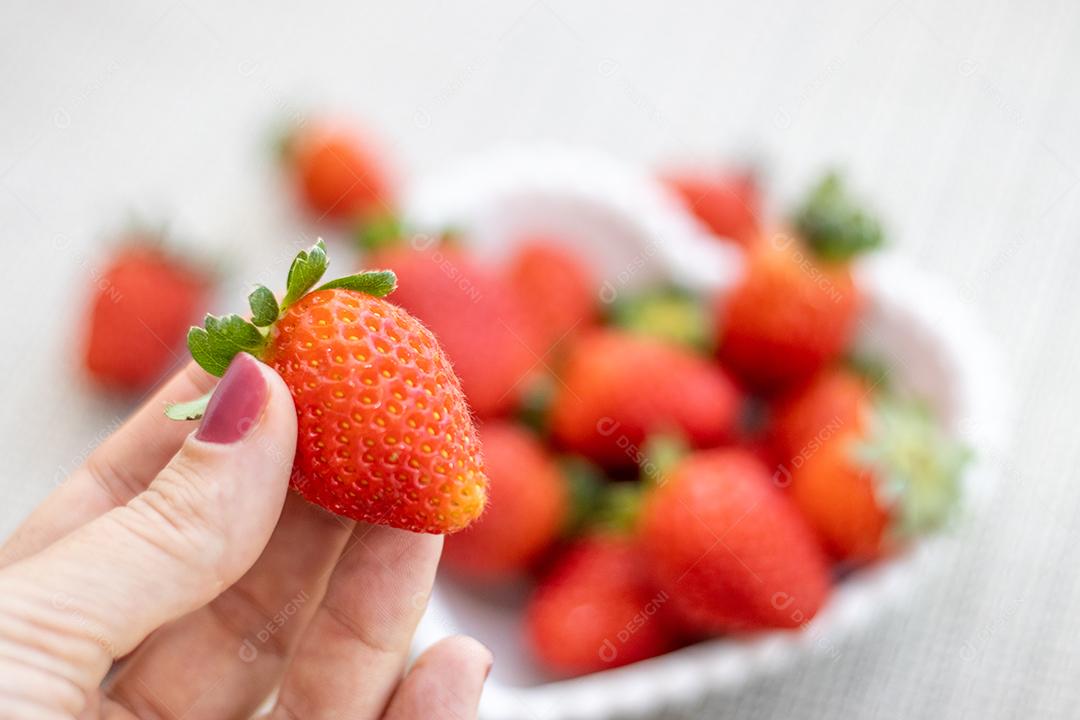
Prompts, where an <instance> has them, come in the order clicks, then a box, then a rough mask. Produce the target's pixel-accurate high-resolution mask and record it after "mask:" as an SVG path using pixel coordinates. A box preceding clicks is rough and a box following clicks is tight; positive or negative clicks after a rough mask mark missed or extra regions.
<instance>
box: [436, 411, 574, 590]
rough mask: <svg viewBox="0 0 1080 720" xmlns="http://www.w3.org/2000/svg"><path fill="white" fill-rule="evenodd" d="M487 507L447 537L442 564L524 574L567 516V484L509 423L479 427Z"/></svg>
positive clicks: (475, 571)
mask: <svg viewBox="0 0 1080 720" xmlns="http://www.w3.org/2000/svg"><path fill="white" fill-rule="evenodd" d="M480 446H481V448H482V451H483V455H484V467H485V470H486V473H487V476H488V498H489V500H488V507H487V510H485V511H484V514H483V515H482V516H481V517H480V519H479V520H477V521H476V522H474V523H473V524H472V525H471V526H470V527H469V528H468V529H467V530H465V531H464V532H460V533H458V534H456V535H453V536H450V537H448V538H447V539H446V544H445V546H444V549H443V562H444V563H445V564H446V565H447V566H448V567H449V568H451V569H452V570H454V571H456V572H458V573H459V574H463V575H468V576H471V577H475V578H482V579H497V578H500V577H505V576H509V575H514V574H517V573H520V572H522V571H525V570H527V569H528V568H529V567H530V565H531V564H532V563H533V562H534V561H535V560H536V559H537V558H538V557H539V556H540V554H541V553H543V552H544V551H545V550H546V549H547V548H548V547H550V546H551V544H552V543H553V542H554V541H555V540H556V538H557V537H558V536H559V533H560V531H561V530H562V528H563V526H564V525H565V523H566V521H567V518H568V516H569V513H570V508H569V503H570V498H569V490H568V487H567V482H566V480H565V479H564V478H563V476H562V474H561V473H560V471H559V467H558V465H557V464H556V463H555V460H554V458H552V457H551V456H550V455H549V454H548V452H547V450H546V449H545V448H544V446H543V445H542V444H541V443H540V442H539V441H538V440H537V439H536V437H535V436H534V435H532V434H531V433H530V432H529V431H527V430H525V429H524V428H521V427H519V426H517V425H513V424H511V423H508V422H500V421H495V422H490V423H487V424H485V425H483V426H481V428H480Z"/></svg>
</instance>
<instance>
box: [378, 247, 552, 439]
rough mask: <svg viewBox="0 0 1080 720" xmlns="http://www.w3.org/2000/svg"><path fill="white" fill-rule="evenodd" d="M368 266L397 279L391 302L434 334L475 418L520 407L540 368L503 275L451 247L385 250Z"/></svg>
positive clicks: (525, 324) (514, 294) (515, 298)
mask: <svg viewBox="0 0 1080 720" xmlns="http://www.w3.org/2000/svg"><path fill="white" fill-rule="evenodd" d="M366 265H367V266H368V267H370V268H378V269H388V270H393V271H394V272H395V273H396V274H397V277H398V290H397V292H395V293H394V296H393V297H392V298H391V299H392V301H393V302H394V303H396V304H397V305H400V306H401V307H403V308H405V309H406V310H408V311H409V312H410V313H412V314H413V315H415V316H416V317H418V318H419V319H420V321H421V322H423V323H424V324H425V325H427V327H428V328H430V329H431V331H432V332H433V333H435V336H436V337H437V338H438V339H439V344H440V345H442V347H443V349H444V350H445V351H446V354H447V355H449V356H450V360H451V362H453V364H454V371H455V372H456V373H457V375H458V377H459V378H460V379H461V385H462V387H463V388H464V390H465V395H466V397H467V398H468V400H469V405H470V406H471V407H472V409H473V411H474V412H476V414H477V415H479V416H480V417H485V418H486V417H492V416H496V415H501V414H505V413H507V412H510V411H512V410H514V409H516V408H517V407H518V405H519V404H520V400H521V397H522V396H523V394H524V393H525V391H526V389H527V388H528V387H529V381H530V379H531V378H532V377H533V376H534V375H535V374H536V373H537V369H538V368H540V367H542V366H541V363H540V362H539V359H538V358H537V357H536V355H534V354H533V352H532V350H531V348H533V347H536V345H537V343H536V341H535V340H533V337H532V334H531V333H532V330H531V327H530V325H529V324H528V322H527V321H526V319H525V318H526V311H525V309H524V308H523V307H522V305H521V298H520V297H519V295H518V294H517V292H516V291H515V290H514V288H513V287H512V286H511V285H510V283H509V282H507V281H506V280H505V278H504V277H503V276H502V275H500V274H499V273H497V272H496V271H495V270H493V269H491V268H488V267H485V266H483V265H481V264H480V263H478V262H477V261H476V260H475V259H474V258H473V257H471V256H470V255H468V254H467V253H466V252H464V251H462V250H460V249H458V248H455V247H453V246H452V245H436V246H433V247H429V248H427V249H425V250H414V249H412V248H409V247H396V248H388V249H384V250H382V251H379V252H376V253H373V254H372V255H370V256H369V257H368V259H367V262H366Z"/></svg>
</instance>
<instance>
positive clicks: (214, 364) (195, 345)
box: [187, 327, 236, 377]
mask: <svg viewBox="0 0 1080 720" xmlns="http://www.w3.org/2000/svg"><path fill="white" fill-rule="evenodd" d="M187 343H188V350H190V351H191V357H192V358H193V359H194V360H195V362H197V363H198V364H199V367H201V368H202V369H203V370H205V371H206V372H208V373H210V374H211V375H214V376H217V377H221V376H222V375H224V374H225V370H226V369H227V368H228V367H229V363H230V362H232V359H233V356H234V355H236V350H235V348H234V347H233V346H231V345H227V344H225V343H222V342H219V341H217V340H212V339H211V336H210V333H208V332H207V331H206V330H205V329H203V328H201V327H193V328H191V330H189V331H188V337H187Z"/></svg>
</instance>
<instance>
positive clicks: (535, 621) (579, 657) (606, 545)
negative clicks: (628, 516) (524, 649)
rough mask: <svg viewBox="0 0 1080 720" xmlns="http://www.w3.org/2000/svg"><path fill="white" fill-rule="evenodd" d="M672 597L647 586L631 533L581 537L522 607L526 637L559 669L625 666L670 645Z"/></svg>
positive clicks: (539, 657) (541, 658) (540, 655)
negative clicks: (524, 608)
mask: <svg viewBox="0 0 1080 720" xmlns="http://www.w3.org/2000/svg"><path fill="white" fill-rule="evenodd" d="M672 600H673V598H672V597H671V596H670V595H669V594H668V593H666V592H664V591H657V590H656V589H655V588H653V587H652V586H651V585H650V584H649V580H648V577H647V575H646V574H645V572H644V568H642V565H641V560H640V557H639V551H638V548H637V547H636V546H635V544H634V542H633V541H632V540H631V539H630V538H629V537H627V536H623V535H614V534H594V535H590V536H586V537H585V538H583V539H581V540H579V541H577V543H575V544H574V545H573V546H571V547H570V548H569V549H568V550H567V551H566V552H565V554H564V555H562V556H561V557H560V558H559V559H558V560H557V561H556V562H555V564H554V566H553V567H552V568H551V570H550V571H549V572H548V573H547V574H546V575H545V576H544V577H543V578H542V579H541V580H540V582H539V584H538V586H537V587H536V590H535V592H534V593H533V595H532V597H531V598H530V600H529V603H528V606H527V608H526V610H525V631H526V639H527V642H528V644H529V647H530V648H531V649H532V652H533V655H534V656H535V657H536V658H537V660H539V661H540V663H541V664H542V665H543V666H544V667H545V668H546V669H547V670H548V671H549V672H551V673H553V674H556V675H581V674H584V673H590V672H595V671H597V670H605V669H608V668H613V667H617V666H619V665H626V664H627V663H632V662H637V661H638V660H644V659H646V658H650V657H655V656H657V655H662V654H663V653H665V652H667V651H668V650H671V649H672V648H673V647H674V646H675V642H674V635H673V634H672V632H671V629H670V627H669V621H668V618H667V617H666V616H667V614H668V607H669V603H671V602H672Z"/></svg>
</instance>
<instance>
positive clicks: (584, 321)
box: [507, 238, 597, 357]
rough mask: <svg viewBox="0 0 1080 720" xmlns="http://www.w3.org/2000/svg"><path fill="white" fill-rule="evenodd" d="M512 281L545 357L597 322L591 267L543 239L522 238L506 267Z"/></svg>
mask: <svg viewBox="0 0 1080 720" xmlns="http://www.w3.org/2000/svg"><path fill="white" fill-rule="evenodd" d="M507 274H508V276H509V279H510V283H511V284H512V285H513V287H514V289H515V290H516V291H517V293H518V294H519V295H520V296H521V297H522V298H523V303H522V304H523V306H524V307H525V309H526V313H527V318H526V319H527V321H528V322H529V323H530V324H531V325H532V326H533V328H534V333H535V339H536V341H537V342H538V343H539V345H538V346H537V347H535V348H533V349H534V351H535V352H536V354H537V355H539V356H541V357H547V356H548V355H549V354H550V353H551V352H552V351H557V350H560V349H561V347H560V346H563V344H564V342H565V341H566V340H567V339H569V338H570V337H572V336H574V335H575V334H579V333H580V332H582V331H584V330H585V329H587V328H588V327H590V326H591V325H592V324H593V322H594V321H595V320H596V315H597V311H596V299H597V295H596V292H597V289H596V283H595V281H594V279H593V277H592V274H591V272H590V271H589V268H588V267H586V266H585V264H584V263H583V262H582V261H581V260H580V259H579V258H578V257H577V256H575V255H574V254H573V253H572V252H570V251H569V250H566V249H564V248H563V247H562V246H560V245H559V244H558V243H556V242H554V241H552V240H547V239H545V238H530V239H526V240H524V241H523V242H522V244H521V245H519V247H518V249H517V251H516V252H515V254H514V256H513V257H512V258H511V261H510V266H509V268H508V269H507Z"/></svg>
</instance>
